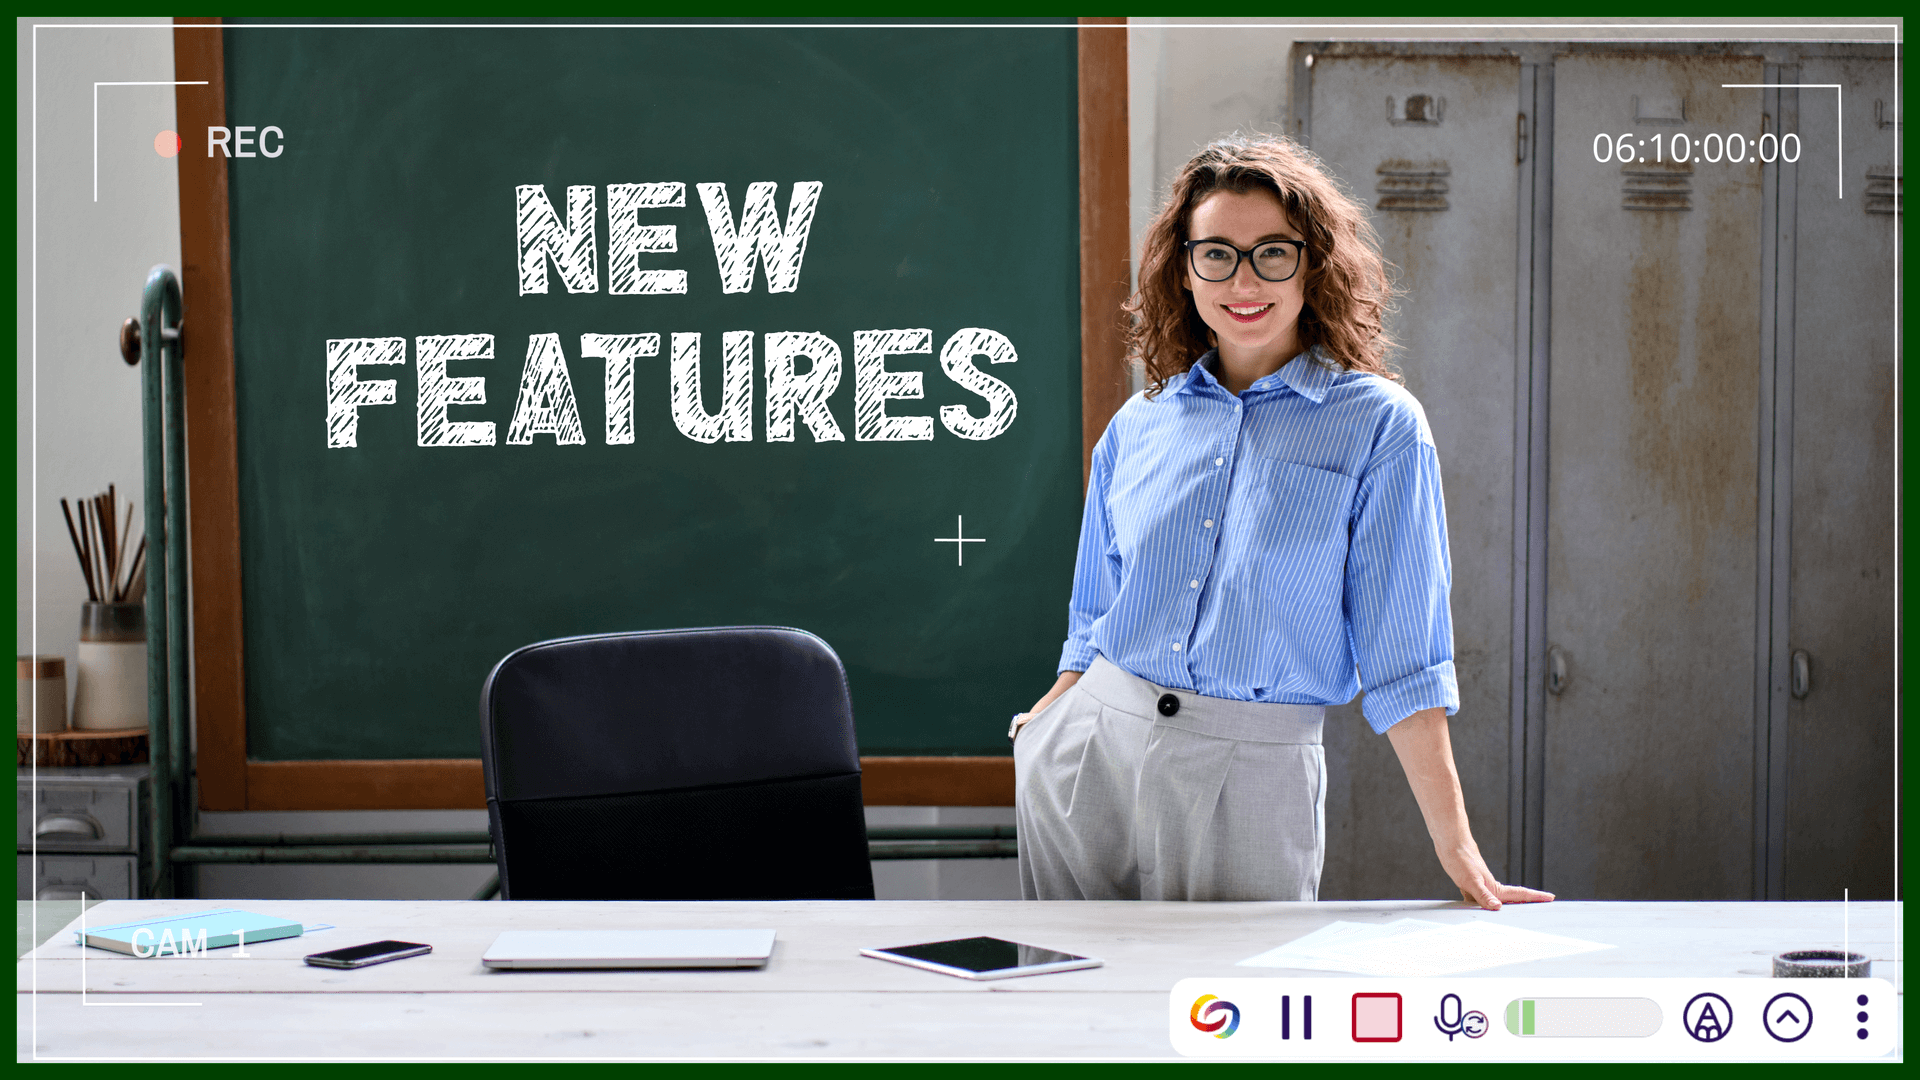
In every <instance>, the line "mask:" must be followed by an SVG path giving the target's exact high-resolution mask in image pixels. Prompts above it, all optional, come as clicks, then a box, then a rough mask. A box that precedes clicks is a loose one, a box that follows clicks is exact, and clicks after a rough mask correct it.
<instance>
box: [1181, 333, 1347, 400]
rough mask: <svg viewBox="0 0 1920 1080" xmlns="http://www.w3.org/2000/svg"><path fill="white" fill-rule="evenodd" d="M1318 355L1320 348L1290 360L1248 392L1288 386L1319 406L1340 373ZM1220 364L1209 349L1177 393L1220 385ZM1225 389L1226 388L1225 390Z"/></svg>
mask: <svg viewBox="0 0 1920 1080" xmlns="http://www.w3.org/2000/svg"><path fill="white" fill-rule="evenodd" d="M1316 356H1317V347H1316V349H1309V350H1308V351H1306V352H1303V353H1301V354H1300V355H1299V356H1296V357H1294V358H1293V359H1292V360H1289V361H1287V363H1286V364H1285V365H1284V366H1282V367H1281V368H1280V370H1279V371H1276V372H1274V373H1273V374H1271V375H1265V376H1262V377H1260V378H1258V379H1255V380H1254V382H1253V385H1252V386H1249V387H1247V389H1248V390H1249V391H1253V390H1272V389H1275V388H1276V387H1277V386H1278V385H1279V384H1280V383H1286V384H1287V385H1288V386H1290V387H1292V388H1293V391H1294V392H1295V393H1297V394H1299V395H1300V396H1301V397H1303V398H1306V399H1307V400H1308V401H1311V402H1313V403H1314V404H1315V405H1318V404H1320V403H1321V402H1322V401H1325V400H1326V398H1327V391H1328V390H1329V389H1331V388H1332V386H1333V380H1334V378H1335V377H1336V376H1338V374H1339V372H1337V371H1334V370H1333V369H1332V368H1329V367H1327V366H1326V365H1325V364H1322V363H1320V362H1319V361H1318V360H1317V359H1316ZM1219 362H1220V353H1219V350H1217V349H1215V350H1209V351H1208V352H1207V354H1206V355H1205V356H1202V357H1201V358H1200V359H1198V360H1196V361H1194V362H1193V366H1192V367H1191V368H1188V369H1187V377H1186V381H1184V382H1183V383H1181V384H1180V387H1179V389H1177V390H1175V391H1174V393H1175V394H1183V393H1186V392H1187V391H1189V390H1196V389H1198V388H1200V387H1202V386H1220V380H1219V378H1218V377H1217V376H1215V374H1214V368H1215V366H1217V365H1218V364H1219ZM1222 389H1225V388H1224V387H1222Z"/></svg>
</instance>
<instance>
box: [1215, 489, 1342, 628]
mask: <svg viewBox="0 0 1920 1080" xmlns="http://www.w3.org/2000/svg"><path fill="white" fill-rule="evenodd" d="M1241 464H1242V466H1243V467H1245V468H1247V469H1248V475H1247V477H1246V482H1244V483H1239V484H1235V485H1234V487H1235V488H1236V489H1237V491H1236V494H1238V495H1239V496H1240V500H1239V501H1240V505H1239V506H1238V507H1236V509H1237V510H1238V511H1239V514H1238V515H1237V516H1238V523H1239V524H1241V525H1242V526H1243V527H1242V528H1240V529H1236V530H1235V531H1234V532H1235V535H1236V538H1237V539H1239V540H1240V541H1241V542H1242V543H1244V544H1245V545H1246V550H1245V551H1244V552H1243V554H1244V555H1245V557H1246V561H1245V565H1246V566H1247V567H1248V568H1249V569H1251V570H1253V577H1254V578H1255V580H1252V581H1249V582H1248V584H1249V585H1251V586H1253V588H1254V591H1256V592H1259V593H1263V594H1265V595H1267V596H1272V595H1274V593H1275V591H1276V590H1277V591H1279V592H1281V593H1284V594H1287V595H1290V596H1292V597H1295V598H1298V599H1301V600H1306V601H1308V602H1309V603H1313V602H1322V603H1324V602H1327V601H1329V600H1331V601H1332V602H1333V603H1336V604H1337V603H1338V602H1339V599H1340V594H1341V588H1342V584H1343V577H1344V571H1345V568H1346V562H1347V524H1348V519H1349V517H1350V516H1351V514H1352V511H1353V495H1354V490H1355V488H1356V487H1357V484H1356V482H1355V481H1354V479H1353V478H1352V477H1349V476H1344V475H1342V474H1340V473H1337V472H1331V471H1329V470H1327V469H1316V468H1313V467H1312V466H1310V465H1297V464H1294V463H1293V462H1291V461H1279V460H1276V459H1273V458H1263V457H1259V456H1258V455H1252V456H1249V457H1246V458H1243V459H1242V460H1241Z"/></svg>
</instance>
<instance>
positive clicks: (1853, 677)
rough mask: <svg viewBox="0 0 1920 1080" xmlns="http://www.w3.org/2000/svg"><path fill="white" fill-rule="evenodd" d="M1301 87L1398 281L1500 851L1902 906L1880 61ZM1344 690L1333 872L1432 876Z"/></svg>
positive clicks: (1350, 55)
mask: <svg viewBox="0 0 1920 1080" xmlns="http://www.w3.org/2000/svg"><path fill="white" fill-rule="evenodd" d="M1292 75H1293V78H1292V125H1293V134H1294V135H1295V136H1296V137H1299V138H1301V139H1303V140H1304V141H1306V142H1307V143H1308V144H1309V145H1310V146H1311V148H1312V149H1313V150H1314V151H1315V152H1316V153H1317V154H1319V155H1320V156H1321V157H1322V158H1323V159H1324V160H1325V161H1326V162H1327V163H1328V164H1329V166H1331V168H1332V170H1333V171H1334V172H1335V173H1336V174H1337V175H1339V176H1341V177H1342V178H1343V179H1344V180H1345V181H1346V182H1347V183H1348V184H1349V185H1350V187H1351V189H1352V190H1353V191H1354V193H1355V194H1356V195H1357V196H1359V197H1360V198H1361V199H1362V200H1363V201H1365V202H1366V203H1367V204H1368V205H1369V206H1370V207H1372V208H1373V211H1374V212H1373V220H1374V224H1375V228H1376V229H1377V231H1378V232H1379V235H1380V239H1381V244H1382V248H1383V249H1384V251H1385V252H1386V254H1387V257H1388V258H1389V259H1390V260H1392V261H1393V262H1394V263H1395V264H1396V265H1397V266H1398V268H1399V271H1400V281H1401V284H1402V285H1403V286H1404V287H1405V288H1406V290H1407V295H1406V297H1405V300H1404V301H1403V303H1402V305H1401V311H1400V313H1399V315H1398V317H1397V319H1396V320H1395V321H1394V323H1393V325H1392V329H1393V330H1394V332H1395V333H1396V335H1397V336H1398V337H1399V338H1400V339H1401V340H1402V341H1403V342H1404V343H1405V345H1406V346H1407V349H1406V352H1405V354H1404V357H1403V360H1402V366H1403V368H1404V370H1405V372H1406V375H1407V381H1408V386H1409V388H1410V389H1412V390H1413V392H1414V393H1415V394H1416V395H1417V396H1418V397H1419V398H1420V399H1421V401H1422V402H1423V403H1424V404H1425V406H1426V409H1427V413H1428V416H1429V419H1430V420H1431V421H1432V424H1433V428H1434V432H1435V438H1436V440H1437V442H1438V443H1439V447H1440V456H1441V462H1442V468H1443V471H1444V474H1445V483H1446V495H1447V510H1448V524H1449V528H1450V531H1451V534H1452V540H1453V556H1454V590H1453V605H1454V618H1455V652H1456V657H1457V661H1458V667H1459V669H1460V680H1461V697H1462V709H1461V713H1460V715H1459V716H1458V717H1456V718H1455V720H1454V722H1453V726H1452V730H1453V734H1454V745H1455V753H1456V757H1457V758H1458V760H1459V765H1460V772H1461V776H1462V781H1463V783H1464V784H1465V786H1466V788H1467V792H1468V806H1469V813H1470V816H1471V818H1472V821H1473V826H1474V830H1475V835H1476V838H1477V839H1478V841H1479V843H1480V846H1481V850H1482V852H1483V854H1485V855H1486V857H1487V859H1488V862H1489V864H1490V865H1491V866H1492V867H1493V868H1494V870H1495V872H1496V873H1501V874H1504V876H1505V877H1506V878H1507V879H1509V880H1515V881H1523V882H1526V883H1528V884H1535V885H1539V886H1543V887H1545V888H1549V889H1553V890H1555V891H1556V892H1558V893H1560V894H1561V895H1564V896H1568V897H1570V898H1576V897H1577V898H1634V899H1725V898H1749V897H1753V898H1785V897H1795V898H1802V897H1804V898H1816V897H1818V898H1825V897H1829V896H1837V895H1839V891H1840V889H1842V888H1850V889H1851V891H1852V894H1853V895H1855V896H1857V897H1876V898H1878V897H1890V896H1891V895H1893V889H1894V878H1893V875H1894V852H1893V843H1892V826H1893V821H1892V819H1893V806H1894V801H1893V800H1894V787H1895V776H1894V771H1893V770H1894V762H1893V759H1892V745H1893V734H1894V726H1895V724H1896V718H1895V715H1894V701H1893V671H1894V655H1893V625H1894V623H1893V620H1894V597H1893V591H1892V578H1893V567H1894V561H1893V560H1894V551H1893V513H1894V495H1893V484H1892V476H1893V473H1892V468H1893V456H1894V453H1895V447H1894V443H1893V362H1892V358H1893V345H1894V341H1895V335H1896V334H1897V327H1898V320H1897V310H1896V304H1897V296H1896V295H1895V291H1894V284H1893V283H1894V279H1893V244H1894V235H1895V234H1894V232H1893V227H1892V225H1893V218H1892V215H1891V214H1890V213H1889V212H1887V211H1890V210H1891V209H1892V208H1893V206H1894V205H1896V204H1897V201H1898V199H1899V183H1900V180H1899V177H1898V176H1897V171H1896V169H1895V167H1894V165H1893V164H1892V163H1893V162H1894V160H1895V151H1894V140H1893V133H1894V123H1895V121H1894V119H1893V118H1892V110H1893V108H1894V107H1895V106H1894V103H1895V102H1897V101H1898V93H1897V91H1896V89H1895V87H1894V85H1893V78H1892V76H1893V69H1892V55H1891V49H1890V48H1886V49H1877V48H1875V47H1870V46H1820V45H1812V44H1801V43H1794V44H1781V43H1768V44H1765V45H1761V44H1756V43H1745V44H1742V43H1730V44H1716V45H1694V46H1650V47H1636V48H1634V49H1632V50H1631V51H1623V50H1620V49H1619V48H1617V47H1596V46H1574V45H1556V44H1552V43H1525V44H1521V43H1516V44H1514V45H1511V46H1506V45H1485V44H1417V45H1416V44H1409V45H1394V44H1378V43H1327V42H1319V43H1301V44H1299V45H1297V46H1296V47H1295V52H1294V56H1293V68H1292ZM1782 84H1794V85H1782ZM1798 84H1810V85H1807V86H1800V85H1798ZM1833 84H1839V85H1840V86H1841V87H1842V89H1841V91H1840V92H1841V93H1842V94H1843V95H1844V100H1845V102H1846V106H1845V113H1844V121H1845V123H1846V124H1847V128H1846V143H1845V157H1844V159H1843V158H1842V156H1841V155H1842V147H1841V145H1840V144H1839V141H1838V139H1837V137H1836V136H1837V132H1836V130H1835V124H1836V117H1835V93H1836V92H1835V90H1834V89H1832V88H1830V87H1831V86H1832V85H1833ZM1876 101H1877V102H1879V104H1878V105H1877V106H1876V104H1875V102H1876ZM1815 103H1817V105H1818V107H1817V108H1816V107H1815ZM1708 136H1712V137H1713V138H1712V140H1711V141H1710V142H1709V141H1708ZM1789 136H1791V137H1792V138H1793V140H1795V142H1794V143H1793V150H1794V153H1795V154H1797V161H1795V162H1788V161H1787V160H1785V158H1786V154H1785V153H1784V152H1783V149H1782V148H1783V147H1785V146H1787V145H1788V144H1787V142H1786V140H1787V139H1788V137H1789ZM1763 143H1764V145H1765V147H1766V152H1767V154H1768V155H1769V156H1770V157H1771V158H1772V159H1773V160H1772V161H1771V162H1767V163H1762V162H1758V161H1756V160H1755V159H1756V158H1757V157H1759V156H1760V155H1761V151H1762V146H1763ZM1623 150H1624V151H1626V153H1622V151H1623ZM1676 156H1677V157H1678V158H1680V159H1679V160H1676ZM1603 158H1604V160H1603ZM1843 160H1844V162H1845V164H1844V165H1842V164H1841V162H1842V161H1843ZM1837 169H1838V170H1843V171H1842V172H1841V174H1840V176H1839V177H1838V183H1839V185H1840V189H1839V190H1836V170H1837ZM1841 194H1844V196H1845V197H1844V198H1841V197H1838V196H1840V195H1841ZM1796 673H1798V677H1799V681H1798V682H1796ZM1809 682H1810V686H1809V685H1808V683H1809ZM1357 712H1358V710H1357V707H1353V706H1349V707H1348V708H1347V709H1344V710H1336V711H1335V714H1334V716H1333V717H1331V718H1330V721H1329V731H1328V734H1327V746H1328V758H1329V806H1328V821H1329V843H1328V856H1327V868H1326V872H1325V875H1324V877H1323V887H1322V895H1323V896H1327V897H1329V898H1337V897H1365V896H1421V895H1427V896H1431V895H1447V894H1448V893H1449V891H1450V887H1449V885H1448V883H1447V882H1446V881H1445V879H1444V877H1443V876H1442V875H1441V873H1440V871H1439V868H1438V865H1437V863H1436V862H1435V860H1434V858H1433V855H1432V851H1431V846H1430V844H1429V842H1428V840H1427V838H1426V835H1425V830H1424V828H1423V826H1422V824H1421V819H1420V815H1419V812H1418V809H1417V807H1416V806H1415V805H1414V803H1413V799H1412V797H1411V795H1410V794H1409V793H1408V792H1407V790H1406V786H1405V781H1404V779H1403V778H1402V776H1401V773H1400V770H1399V768H1398V765H1397V763H1396V762H1395V760H1394V756H1393V753H1392V750H1391V748H1390V747H1389V746H1388V745H1387V744H1386V742H1385V740H1382V739H1376V738H1373V737H1372V736H1371V735H1370V734H1369V733H1367V732H1366V731H1365V729H1364V728H1363V727H1361V726H1360V725H1359V724H1358V723H1357V721H1354V720H1352V719H1351V718H1350V717H1347V716H1346V715H1345V714H1346V713H1353V714H1355V715H1357Z"/></svg>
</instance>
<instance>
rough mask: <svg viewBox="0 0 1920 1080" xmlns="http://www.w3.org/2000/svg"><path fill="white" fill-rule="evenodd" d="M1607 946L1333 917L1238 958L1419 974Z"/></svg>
mask: <svg viewBox="0 0 1920 1080" xmlns="http://www.w3.org/2000/svg"><path fill="white" fill-rule="evenodd" d="M1611 948H1613V946H1611V945H1604V944H1601V943H1599V942H1593V941H1581V940H1579V939H1577V938H1570V937H1562V936H1560V935H1558V934H1544V933H1541V932H1539V931H1537V930H1523V929H1520V928H1519V927H1514V926H1507V925H1505V924H1501V923H1493V922H1482V921H1472V922H1464V923H1435V922H1427V921H1424V920H1420V919H1400V920H1397V921H1395V922H1390V923H1351V922H1335V923H1329V924H1328V925H1326V926H1323V927H1321V928H1320V929H1318V930H1315V931H1314V932H1313V933H1311V934H1307V935H1306V936H1304V937H1300V938H1296V939H1295V940H1293V941H1290V942H1288V943H1287V944H1285V945H1282V946H1280V947H1279V948H1277V949H1269V950H1268V951H1266V952H1263V953H1261V954H1260V955H1258V956H1251V957H1248V958H1247V959H1245V960H1242V961H1240V966H1241V967H1284V968H1296V969H1303V970H1308V971H1346V972H1353V973H1355V974H1358V975H1380V976H1394V977H1401V978H1421V977H1426V976H1432V975H1457V974H1459V973H1460V972H1463V971H1479V970H1481V969H1484V968H1493V967H1505V966H1506V965H1508V964H1523V963H1526V962H1528V961H1532V960H1549V959H1552V958H1554V957H1559V956H1573V955H1576V954H1578V953H1586V952H1594V951H1597V950H1600V949H1611Z"/></svg>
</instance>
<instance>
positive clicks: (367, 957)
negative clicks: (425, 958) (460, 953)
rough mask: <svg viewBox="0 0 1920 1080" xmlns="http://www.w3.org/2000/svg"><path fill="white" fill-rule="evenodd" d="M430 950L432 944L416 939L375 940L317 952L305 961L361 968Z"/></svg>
mask: <svg viewBox="0 0 1920 1080" xmlns="http://www.w3.org/2000/svg"><path fill="white" fill-rule="evenodd" d="M432 951H433V946H431V945H422V944H420V943H419V942H417V941H375V942H372V943H370V944H366V945H352V946H349V947H347V948H345V949H334V950H332V951H330V952H317V953H314V954H313V955H312V956H309V957H307V963H309V964H312V965H313V966H314V967H329V968H363V967H368V966H370V965H373V964H384V963H386V962H387V961H389V960H404V959H406V958H407V957H409V956H419V955H420V954H422V953H430V952H432Z"/></svg>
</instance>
